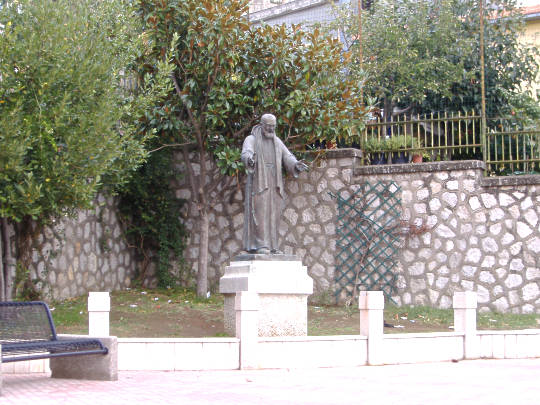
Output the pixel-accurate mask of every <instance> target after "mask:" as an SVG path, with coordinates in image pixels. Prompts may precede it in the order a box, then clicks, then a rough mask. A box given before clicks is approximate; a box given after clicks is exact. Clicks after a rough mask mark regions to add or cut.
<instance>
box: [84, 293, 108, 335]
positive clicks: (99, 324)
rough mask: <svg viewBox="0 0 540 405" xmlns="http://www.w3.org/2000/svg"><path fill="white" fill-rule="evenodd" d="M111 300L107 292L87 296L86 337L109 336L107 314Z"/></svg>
mask: <svg viewBox="0 0 540 405" xmlns="http://www.w3.org/2000/svg"><path fill="white" fill-rule="evenodd" d="M110 310H111V299H110V297H109V293H108V292H90V293H89V294H88V335H89V336H96V337H98V336H109V335H110V333H109V312H110Z"/></svg>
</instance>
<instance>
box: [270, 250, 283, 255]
mask: <svg viewBox="0 0 540 405" xmlns="http://www.w3.org/2000/svg"><path fill="white" fill-rule="evenodd" d="M271 253H272V254H273V255H282V254H283V252H282V251H281V250H277V249H272V251H271Z"/></svg>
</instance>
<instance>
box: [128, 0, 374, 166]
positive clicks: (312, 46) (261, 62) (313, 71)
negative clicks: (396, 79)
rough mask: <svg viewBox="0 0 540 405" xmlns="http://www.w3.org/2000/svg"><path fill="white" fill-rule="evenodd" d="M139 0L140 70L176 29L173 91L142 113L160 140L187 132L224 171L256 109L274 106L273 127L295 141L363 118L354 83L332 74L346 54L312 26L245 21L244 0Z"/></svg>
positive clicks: (334, 132)
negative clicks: (143, 53)
mask: <svg viewBox="0 0 540 405" xmlns="http://www.w3.org/2000/svg"><path fill="white" fill-rule="evenodd" d="M139 4H140V8H141V12H142V15H143V18H144V21H145V30H146V31H145V36H146V38H147V40H148V41H149V43H150V44H151V46H152V52H151V53H150V54H148V55H147V56H148V58H147V59H146V60H145V63H144V64H142V66H143V67H144V69H145V71H150V72H152V71H153V61H154V60H156V59H158V58H159V55H161V54H162V53H163V52H164V49H165V47H166V46H167V44H168V43H169V42H170V38H171V35H172V33H173V32H178V34H179V36H180V38H181V40H180V41H179V43H178V46H177V49H176V55H175V56H176V57H175V64H176V69H175V77H176V82H177V92H176V93H175V94H170V97H169V98H168V100H167V101H166V102H164V103H161V104H160V105H158V106H156V108H155V109H154V110H153V112H152V114H151V116H150V117H149V120H148V122H147V124H148V126H149V127H151V128H155V129H156V130H157V132H158V133H159V134H160V137H161V140H162V142H163V143H172V142H194V143H196V144H197V146H198V148H206V149H207V150H209V151H210V152H212V154H213V155H214V157H215V158H216V159H217V160H218V161H219V162H220V163H219V165H220V169H221V171H222V172H223V173H228V174H231V173H234V172H236V170H238V169H239V168H240V166H238V163H237V166H236V167H233V163H234V162H238V161H237V160H234V159H238V158H239V154H238V153H234V152H233V151H232V148H235V149H239V148H240V145H241V142H242V140H243V139H244V138H245V136H246V135H247V133H248V131H249V130H250V129H251V127H252V126H253V125H254V124H255V123H256V122H257V121H258V119H259V117H260V116H261V115H262V114H263V113H266V112H271V113H273V114H275V115H276V116H277V118H278V126H279V130H281V135H282V137H283V138H285V139H288V140H289V141H290V142H295V143H296V144H297V145H305V144H308V143H310V142H312V141H314V140H315V139H316V138H318V139H336V138H337V137H338V136H345V137H347V136H353V135H354V133H353V128H356V127H358V126H361V125H362V124H363V121H364V118H365V113H364V110H363V108H362V107H361V105H360V101H359V94H360V89H361V86H360V84H359V83H358V82H356V81H353V80H347V79H344V78H343V75H342V74H341V67H342V61H343V59H344V58H347V57H348V55H343V54H342V49H341V46H340V44H339V43H338V42H337V41H335V40H333V39H330V38H329V37H326V36H324V35H323V34H322V33H321V32H319V31H317V30H315V31H313V32H310V33H307V32H304V31H302V30H300V29H299V28H298V27H293V28H292V29H288V28H285V27H284V26H281V27H270V26H262V27H256V28H254V27H250V26H249V24H248V22H247V20H246V19H245V16H244V14H245V12H246V11H247V8H246V5H247V1H244V0H221V1H212V0H206V1H196V0H187V1H177V0H176V1H175V0H168V1H163V2H159V3H156V2H150V1H140V2H139ZM227 167H230V168H232V169H233V170H226V168H227Z"/></svg>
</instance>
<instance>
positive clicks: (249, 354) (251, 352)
mask: <svg viewBox="0 0 540 405" xmlns="http://www.w3.org/2000/svg"><path fill="white" fill-rule="evenodd" d="M234 309H235V312H236V337H237V338H238V339H240V369H241V370H244V369H254V368H258V359H257V343H258V340H259V328H258V322H257V318H258V316H257V312H258V311H259V294H257V293H255V292H249V291H240V292H237V293H236V296H235V301H234Z"/></svg>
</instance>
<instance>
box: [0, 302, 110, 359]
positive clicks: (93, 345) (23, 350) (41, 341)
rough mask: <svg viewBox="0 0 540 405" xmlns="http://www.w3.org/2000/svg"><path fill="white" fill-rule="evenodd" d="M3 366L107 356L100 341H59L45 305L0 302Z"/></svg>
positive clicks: (0, 337)
mask: <svg viewBox="0 0 540 405" xmlns="http://www.w3.org/2000/svg"><path fill="white" fill-rule="evenodd" d="M0 344H1V345H2V363H9V362H13V361H23V360H35V359H44V358H51V357H63V356H80V355H88V354H107V353H108V349H107V348H106V347H104V346H103V344H102V343H101V341H100V340H99V339H93V338H74V339H64V338H61V339H58V337H57V335H56V329H55V327H54V323H53V320H52V316H51V311H50V310H49V307H48V306H47V304H45V303H44V302H41V301H34V302H0Z"/></svg>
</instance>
